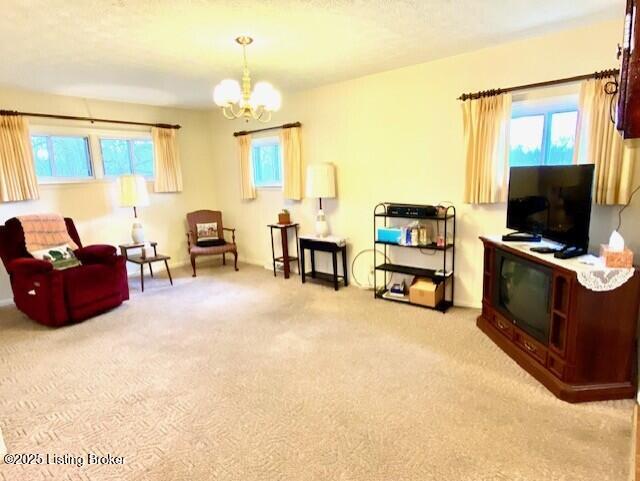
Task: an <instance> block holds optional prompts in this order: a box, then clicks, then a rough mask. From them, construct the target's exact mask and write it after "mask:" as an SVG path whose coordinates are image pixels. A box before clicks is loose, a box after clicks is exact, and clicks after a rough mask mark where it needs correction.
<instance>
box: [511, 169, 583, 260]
mask: <svg viewBox="0 0 640 481" xmlns="http://www.w3.org/2000/svg"><path fill="white" fill-rule="evenodd" d="M593 172H594V166H593V165H592V164H588V165H545V166H538V167H512V168H511V173H510V180H509V201H508V205H507V227H508V228H510V229H514V230H517V231H519V232H526V233H528V234H538V235H541V236H542V237H545V238H547V239H551V240H553V241H556V242H559V243H561V244H564V245H567V246H576V247H581V248H586V247H588V244H589V224H590V222H591V197H592V190H593Z"/></svg>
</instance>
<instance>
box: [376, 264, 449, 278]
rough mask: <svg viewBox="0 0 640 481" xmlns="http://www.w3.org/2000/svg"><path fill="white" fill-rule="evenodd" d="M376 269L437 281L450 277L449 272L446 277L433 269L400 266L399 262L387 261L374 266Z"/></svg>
mask: <svg viewBox="0 0 640 481" xmlns="http://www.w3.org/2000/svg"><path fill="white" fill-rule="evenodd" d="M376 269H377V270H379V271H387V272H397V273H398V274H406V275H408V276H416V277H426V278H428V279H431V280H433V281H436V282H438V283H440V282H443V281H445V280H446V279H451V278H452V276H451V274H449V275H448V276H446V278H445V276H441V275H437V274H436V271H435V269H425V268H421V267H412V266H402V265H400V264H389V263H385V264H380V265H379V266H376Z"/></svg>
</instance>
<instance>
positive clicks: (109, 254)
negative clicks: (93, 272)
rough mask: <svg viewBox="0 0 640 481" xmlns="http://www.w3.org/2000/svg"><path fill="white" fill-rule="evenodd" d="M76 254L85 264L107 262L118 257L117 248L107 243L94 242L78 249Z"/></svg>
mask: <svg viewBox="0 0 640 481" xmlns="http://www.w3.org/2000/svg"><path fill="white" fill-rule="evenodd" d="M74 254H75V255H76V257H77V258H78V260H79V261H80V262H82V263H83V264H105V263H110V262H112V260H113V258H115V257H116V248H115V247H113V246H110V245H107V244H94V245H90V246H85V247H81V248H79V249H76V250H75V251H74Z"/></svg>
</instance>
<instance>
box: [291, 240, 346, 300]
mask: <svg viewBox="0 0 640 481" xmlns="http://www.w3.org/2000/svg"><path fill="white" fill-rule="evenodd" d="M305 249H309V251H310V253H311V272H306V270H305V267H304V263H305V256H304V251H305ZM315 251H321V252H329V253H331V258H332V260H333V274H328V273H326V272H318V271H316V255H315ZM300 252H302V256H301V261H302V270H301V271H300V272H301V274H302V283H303V284H304V283H305V282H306V276H307V275H310V276H311V277H312V278H313V279H319V280H322V281H329V282H333V288H334V289H335V290H336V291H337V290H338V287H339V280H340V278H342V280H343V281H344V285H345V286H348V285H349V280H348V276H347V243H346V240H345V239H344V238H342V237H336V236H328V237H316V236H313V235H303V236H300ZM338 252H340V254H341V255H342V274H343V275H341V276H339V275H338Z"/></svg>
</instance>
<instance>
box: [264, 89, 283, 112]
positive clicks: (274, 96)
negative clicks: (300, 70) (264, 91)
mask: <svg viewBox="0 0 640 481" xmlns="http://www.w3.org/2000/svg"><path fill="white" fill-rule="evenodd" d="M281 105H282V95H280V92H278V91H277V90H276V89H271V92H269V97H268V98H267V102H266V103H265V104H264V107H265V108H266V109H267V110H271V111H272V112H277V111H278V110H280V106H281Z"/></svg>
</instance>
